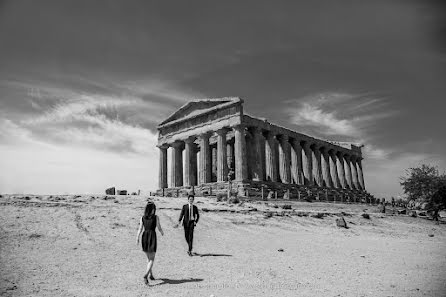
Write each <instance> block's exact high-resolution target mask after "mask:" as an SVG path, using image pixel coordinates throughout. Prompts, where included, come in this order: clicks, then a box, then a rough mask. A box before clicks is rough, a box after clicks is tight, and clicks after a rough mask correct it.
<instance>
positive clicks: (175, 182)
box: [170, 141, 183, 187]
mask: <svg viewBox="0 0 446 297" xmlns="http://www.w3.org/2000/svg"><path fill="white" fill-rule="evenodd" d="M171 166H172V170H171V178H170V181H171V183H172V187H181V186H182V185H183V142H182V141H176V142H174V143H172V163H171Z"/></svg>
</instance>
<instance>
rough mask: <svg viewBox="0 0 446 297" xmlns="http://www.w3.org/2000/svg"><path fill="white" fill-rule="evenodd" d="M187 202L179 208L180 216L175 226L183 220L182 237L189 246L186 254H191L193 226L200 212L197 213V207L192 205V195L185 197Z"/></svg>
mask: <svg viewBox="0 0 446 297" xmlns="http://www.w3.org/2000/svg"><path fill="white" fill-rule="evenodd" d="M187 200H188V202H189V203H188V204H184V205H183V208H182V209H181V213H180V218H179V219H178V224H177V225H175V228H177V227H178V225H179V224H180V223H181V220H183V227H184V237H185V238H186V242H187V245H188V247H189V249H188V251H187V254H188V255H189V256H192V246H193V241H194V228H195V226H196V225H197V223H198V220H199V219H200V214H199V213H198V207H197V206H196V205H194V195H189V196H188V197H187Z"/></svg>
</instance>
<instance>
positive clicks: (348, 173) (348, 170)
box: [344, 155, 353, 189]
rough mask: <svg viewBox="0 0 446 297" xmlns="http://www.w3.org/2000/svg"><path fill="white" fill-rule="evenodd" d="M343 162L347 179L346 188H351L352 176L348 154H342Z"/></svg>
mask: <svg viewBox="0 0 446 297" xmlns="http://www.w3.org/2000/svg"><path fill="white" fill-rule="evenodd" d="M344 164H345V177H346V179H347V185H348V188H349V189H353V178H352V170H351V167H350V156H349V155H344Z"/></svg>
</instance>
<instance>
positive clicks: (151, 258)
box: [144, 252, 155, 279]
mask: <svg viewBox="0 0 446 297" xmlns="http://www.w3.org/2000/svg"><path fill="white" fill-rule="evenodd" d="M146 256H147V269H146V273H145V274H144V278H145V279H147V277H148V276H149V274H150V275H152V267H153V261H155V253H149V252H146Z"/></svg>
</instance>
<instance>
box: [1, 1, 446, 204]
mask: <svg viewBox="0 0 446 297" xmlns="http://www.w3.org/2000/svg"><path fill="white" fill-rule="evenodd" d="M443 3H444V2H442V1H435V0H431V1H426V0H419V1H418V0H373V1H372V0H370V1H362V0H360V1H358V0H340V1H329V0H328V1H320V0H312V1H259V0H256V1H79V0H76V1H74V0H73V1H61V0H57V1H21V0H14V1H5V0H0V168H1V170H0V193H20V194H23V193H30V194H87V193H91V194H99V193H104V189H105V188H108V187H110V186H116V187H117V188H120V189H128V190H129V191H132V192H133V191H137V190H138V189H140V190H142V192H143V193H148V192H149V191H153V190H156V188H157V184H158V163H159V161H158V154H159V153H158V149H157V148H156V146H155V145H156V140H157V130H156V127H157V125H158V124H159V123H160V122H161V121H163V120H164V119H166V118H167V117H168V116H169V115H170V114H172V113H173V112H175V111H176V110H177V109H178V108H180V107H181V106H182V105H183V104H185V103H186V102H188V100H191V99H199V98H214V97H215V98H218V97H230V96H234V97H241V98H243V99H244V102H245V103H244V110H245V112H246V113H248V114H250V115H254V116H258V117H264V118H267V119H268V120H269V121H270V122H272V123H277V124H279V125H282V126H285V127H289V128H290V129H293V130H295V131H298V132H301V133H304V134H308V135H311V136H315V137H318V138H322V139H327V140H336V141H347V142H353V143H361V144H364V148H363V156H364V160H363V167H364V177H365V183H366V188H367V190H368V191H369V192H370V193H372V194H374V195H375V196H376V197H391V196H395V197H398V196H399V195H401V194H402V189H401V186H400V184H399V182H400V178H401V176H404V175H405V174H406V169H407V168H410V167H414V166H419V165H420V164H423V163H425V164H430V165H435V166H438V168H439V170H440V171H441V172H442V171H444V170H445V169H446V149H445V148H446V137H445V130H444V127H445V126H446V120H445V115H444V114H445V107H446V101H445V95H444V94H446V83H445V82H446V17H445V16H446V13H445V12H446V5H445V4H443Z"/></svg>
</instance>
